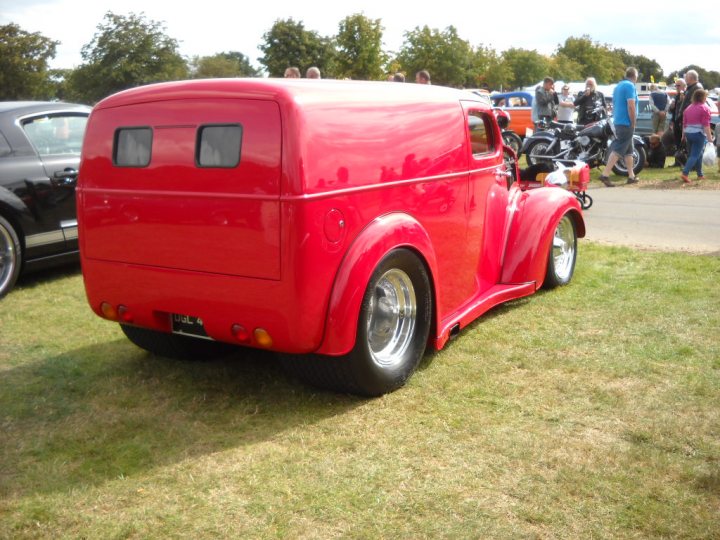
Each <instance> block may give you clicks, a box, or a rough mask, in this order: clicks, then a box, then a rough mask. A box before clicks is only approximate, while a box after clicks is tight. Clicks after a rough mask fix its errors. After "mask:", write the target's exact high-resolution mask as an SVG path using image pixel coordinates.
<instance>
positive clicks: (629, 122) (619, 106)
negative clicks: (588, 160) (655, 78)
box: [600, 67, 638, 187]
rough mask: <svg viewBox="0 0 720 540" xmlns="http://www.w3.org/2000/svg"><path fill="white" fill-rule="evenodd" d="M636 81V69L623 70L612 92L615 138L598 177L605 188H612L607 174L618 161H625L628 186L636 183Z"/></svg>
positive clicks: (612, 185)
mask: <svg viewBox="0 0 720 540" xmlns="http://www.w3.org/2000/svg"><path fill="white" fill-rule="evenodd" d="M637 79H638V72H637V69H635V68H634V67H629V68H627V69H626V70H625V78H624V79H623V80H622V81H620V82H619V83H618V84H617V86H616V87H615V90H614V91H613V120H614V121H615V135H616V138H615V140H614V141H613V142H612V144H611V145H610V149H609V150H608V151H609V152H610V157H609V158H608V162H607V165H605V169H604V170H603V172H602V174H601V175H600V181H601V182H602V183H603V184H605V185H606V186H607V187H614V184H613V183H612V182H611V181H610V178H609V176H608V175H609V174H610V171H611V170H612V168H613V167H614V166H615V164H616V163H617V161H618V159H620V158H623V159H624V160H625V167H627V171H628V179H627V183H628V184H634V183H636V182H637V181H638V179H637V177H635V172H634V171H633V135H634V134H635V123H636V121H637V115H638V99H637V90H636V89H635V83H636V82H637Z"/></svg>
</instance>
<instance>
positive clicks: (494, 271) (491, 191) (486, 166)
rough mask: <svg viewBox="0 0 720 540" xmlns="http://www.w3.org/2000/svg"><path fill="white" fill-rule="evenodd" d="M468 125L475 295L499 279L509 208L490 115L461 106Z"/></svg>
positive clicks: (499, 146)
mask: <svg viewBox="0 0 720 540" xmlns="http://www.w3.org/2000/svg"><path fill="white" fill-rule="evenodd" d="M464 108H465V115H466V119H467V125H468V141H469V148H470V157H469V163H470V166H469V172H470V175H469V176H470V186H469V196H470V200H469V204H468V213H469V215H468V223H469V233H468V234H469V242H468V245H470V246H474V248H475V249H476V250H477V252H476V255H475V256H476V257H477V264H478V266H477V268H478V287H479V289H480V290H479V291H478V292H483V291H485V290H487V289H489V288H490V287H492V286H493V285H495V284H497V282H498V280H499V279H500V264H501V260H502V251H503V248H504V245H503V237H504V233H505V223H506V220H507V208H508V198H509V196H508V187H507V175H506V171H505V165H504V162H503V153H502V137H501V135H500V129H499V128H498V126H497V122H496V121H495V117H494V116H493V114H492V111H490V110H488V109H487V108H482V107H479V106H478V105H477V104H473V103H471V102H465V103H464Z"/></svg>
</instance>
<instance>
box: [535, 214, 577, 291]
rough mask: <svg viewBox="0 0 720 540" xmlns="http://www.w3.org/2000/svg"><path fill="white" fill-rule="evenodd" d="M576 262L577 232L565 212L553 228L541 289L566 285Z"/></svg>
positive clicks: (573, 221)
mask: <svg viewBox="0 0 720 540" xmlns="http://www.w3.org/2000/svg"><path fill="white" fill-rule="evenodd" d="M576 260H577V231H576V229H575V220H574V219H573V217H572V216H571V215H570V212H566V213H565V214H564V215H563V217H562V218H560V221H559V222H558V224H557V225H556V226H555V232H554V234H553V237H552V239H551V240H550V252H549V253H548V261H547V272H546V273H545V281H544V283H543V287H545V288H546V289H554V288H555V287H559V286H561V285H567V284H568V283H570V280H571V279H572V276H573V273H574V272H575V261H576Z"/></svg>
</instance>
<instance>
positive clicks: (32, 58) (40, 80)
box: [0, 23, 58, 100]
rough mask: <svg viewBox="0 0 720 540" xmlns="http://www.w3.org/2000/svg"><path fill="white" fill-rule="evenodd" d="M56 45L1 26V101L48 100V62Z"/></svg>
mask: <svg viewBox="0 0 720 540" xmlns="http://www.w3.org/2000/svg"><path fill="white" fill-rule="evenodd" d="M57 45H58V42H57V41H53V40H51V39H50V38H47V37H45V36H43V35H42V34H39V33H37V32H35V33H32V34H31V33H29V32H26V31H24V30H23V29H21V28H20V26H18V25H17V24H13V23H10V24H6V25H4V26H0V99H2V100H22V99H48V98H50V97H52V96H53V93H54V92H53V85H52V83H51V81H50V78H49V74H48V61H49V60H50V59H51V58H54V57H55V48H56V47H57Z"/></svg>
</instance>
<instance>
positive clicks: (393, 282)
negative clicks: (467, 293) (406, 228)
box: [283, 249, 433, 397]
mask: <svg viewBox="0 0 720 540" xmlns="http://www.w3.org/2000/svg"><path fill="white" fill-rule="evenodd" d="M393 287H398V288H399V289H393ZM397 292H402V293H403V294H402V295H400V297H397V296H395V295H394V293H397ZM403 296H404V299H403V298H402V297H403ZM412 297H414V300H413V299H412ZM398 299H399V300H400V301H399V302H397V303H394V301H395V300H398ZM405 300H406V301H407V304H410V305H414V306H415V309H414V315H413V313H408V316H406V317H403V316H402V315H400V316H398V315H397V313H394V312H393V311H392V310H391V309H390V308H392V307H397V306H398V305H405ZM432 305H433V303H432V292H431V287H430V278H429V276H428V273H427V270H426V268H425V266H424V265H423V263H422V262H421V261H420V259H419V258H418V257H417V255H415V254H414V253H413V252H412V251H410V250H408V249H397V250H395V251H392V252H390V253H389V254H388V255H386V256H385V258H383V259H382V261H380V263H379V264H378V266H377V268H376V269H375V271H374V272H373V274H372V276H371V278H370V281H369V283H368V286H367V288H366V290H365V295H364V296H363V301H362V304H361V307H360V313H359V316H358V329H357V338H356V340H355V346H354V348H353V350H352V351H350V353H348V354H347V355H344V356H342V357H329V356H319V355H306V356H284V357H283V365H284V367H285V369H286V370H287V371H288V372H289V373H290V374H291V375H293V376H295V377H297V378H299V379H300V380H302V381H304V382H306V383H308V384H311V385H313V386H317V387H320V388H324V389H328V390H333V391H337V392H344V393H350V394H357V395H361V396H368V397H374V396H380V395H382V394H386V393H388V392H392V391H393V390H396V389H398V388H400V387H401V386H403V385H404V384H405V382H406V381H407V380H408V378H409V377H410V376H411V375H412V373H413V372H414V371H415V369H416V368H417V366H418V364H419V363H420V360H421V359H422V357H423V354H424V352H425V347H426V345H427V339H428V334H429V332H430V326H431V317H432V311H433V308H432ZM383 307H386V309H385V310H383V309H382V308H383ZM401 311H402V309H401ZM387 337H398V338H399V343H397V346H393V345H385V346H381V345H383V344H385V342H386V341H387V340H386V339H385V338H387ZM373 341H374V342H375V344H374V345H373V344H372V342H373ZM392 342H393V340H390V343H392Z"/></svg>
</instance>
